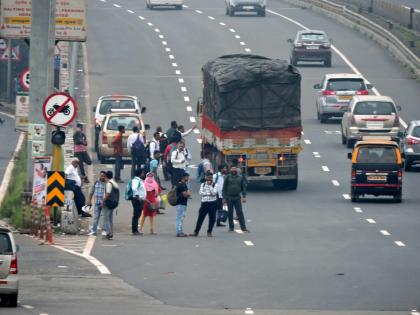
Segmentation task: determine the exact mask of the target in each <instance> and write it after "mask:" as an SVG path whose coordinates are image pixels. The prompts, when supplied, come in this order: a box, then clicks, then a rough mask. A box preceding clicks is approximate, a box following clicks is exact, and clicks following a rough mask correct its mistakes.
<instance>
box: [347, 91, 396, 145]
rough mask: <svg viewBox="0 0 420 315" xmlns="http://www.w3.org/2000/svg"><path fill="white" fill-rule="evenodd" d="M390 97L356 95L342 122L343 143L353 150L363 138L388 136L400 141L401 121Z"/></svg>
mask: <svg viewBox="0 0 420 315" xmlns="http://www.w3.org/2000/svg"><path fill="white" fill-rule="evenodd" d="M399 110H401V107H400V106H396V105H395V103H394V101H393V100H392V98H390V97H389V96H376V95H360V96H359V95H355V96H354V97H353V99H352V101H351V102H350V105H349V109H348V110H347V111H346V112H345V113H344V115H343V119H342V120H341V138H342V143H343V144H347V147H348V148H352V147H353V146H354V143H355V142H356V141H357V140H360V139H362V137H363V136H387V137H391V139H393V140H396V141H399V132H400V119H399V115H398V111H399Z"/></svg>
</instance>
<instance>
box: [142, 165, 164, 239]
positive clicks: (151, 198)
mask: <svg viewBox="0 0 420 315" xmlns="http://www.w3.org/2000/svg"><path fill="white" fill-rule="evenodd" d="M144 187H145V189H146V202H145V203H144V207H143V212H142V214H141V217H140V231H141V232H142V233H143V231H144V230H143V228H144V221H145V220H146V217H148V218H149V220H150V234H151V235H155V234H156V232H155V231H156V230H155V216H156V215H157V212H158V209H159V200H158V197H159V193H160V187H159V184H158V182H157V181H156V180H155V178H154V175H153V173H147V175H146V179H145V181H144Z"/></svg>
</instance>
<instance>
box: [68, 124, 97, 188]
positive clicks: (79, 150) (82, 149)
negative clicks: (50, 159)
mask: <svg viewBox="0 0 420 315" xmlns="http://www.w3.org/2000/svg"><path fill="white" fill-rule="evenodd" d="M73 142H74V156H75V157H77V159H78V160H79V168H80V174H81V175H82V179H83V181H84V182H85V183H89V180H88V178H87V176H86V172H85V167H84V165H83V163H86V164H87V165H92V160H91V158H90V156H89V153H88V152H87V149H86V148H87V140H86V135H85V134H84V132H83V125H82V124H81V123H78V124H77V128H76V131H75V132H74V134H73Z"/></svg>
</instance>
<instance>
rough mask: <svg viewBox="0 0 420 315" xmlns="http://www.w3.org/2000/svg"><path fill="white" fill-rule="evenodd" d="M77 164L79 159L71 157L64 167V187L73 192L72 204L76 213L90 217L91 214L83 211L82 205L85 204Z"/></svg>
mask: <svg viewBox="0 0 420 315" xmlns="http://www.w3.org/2000/svg"><path fill="white" fill-rule="evenodd" d="M78 166H79V160H78V159H73V161H71V164H70V165H69V166H67V167H66V170H65V171H64V173H65V174H66V189H67V190H71V191H73V193H74V204H75V205H76V208H77V213H78V214H79V215H80V216H81V217H90V216H91V215H90V214H88V213H85V212H83V210H82V207H83V206H84V205H85V202H86V198H85V195H84V194H83V192H82V189H81V186H82V179H81V178H80V176H79V174H78V173H77V168H78Z"/></svg>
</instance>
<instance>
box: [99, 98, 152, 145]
mask: <svg viewBox="0 0 420 315" xmlns="http://www.w3.org/2000/svg"><path fill="white" fill-rule="evenodd" d="M143 108H144V107H142V106H141V103H140V101H139V99H138V97H136V96H131V95H122V94H113V95H104V96H101V97H100V98H99V99H98V102H97V104H96V106H94V107H93V112H94V113H95V122H94V123H95V151H96V152H98V143H99V132H100V131H101V125H102V121H103V120H104V117H105V115H106V114H108V113H109V112H110V110H114V111H120V112H127V111H128V112H132V111H133V110H137V111H138V112H139V113H143V111H144V109H143Z"/></svg>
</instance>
